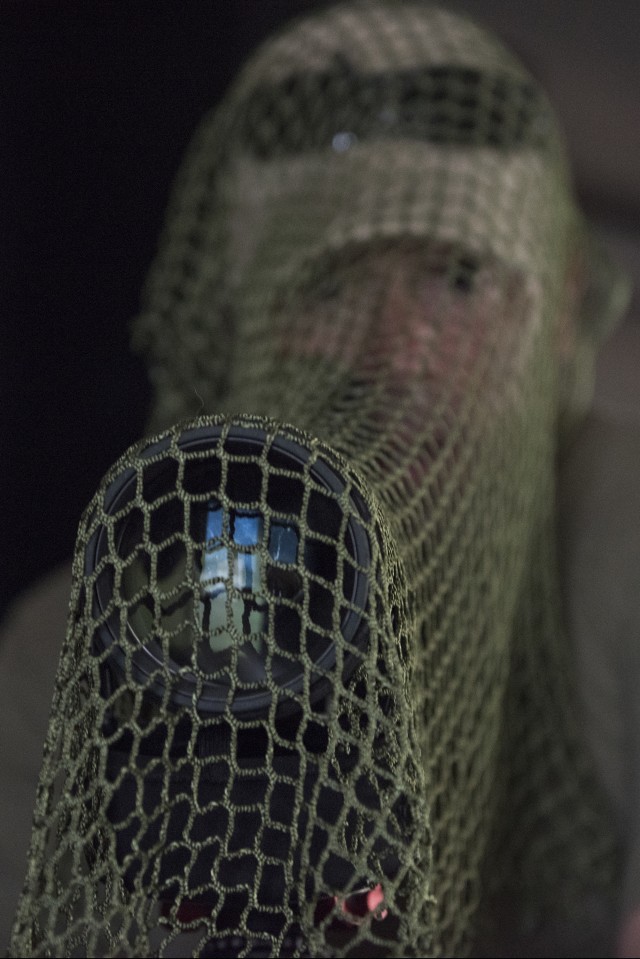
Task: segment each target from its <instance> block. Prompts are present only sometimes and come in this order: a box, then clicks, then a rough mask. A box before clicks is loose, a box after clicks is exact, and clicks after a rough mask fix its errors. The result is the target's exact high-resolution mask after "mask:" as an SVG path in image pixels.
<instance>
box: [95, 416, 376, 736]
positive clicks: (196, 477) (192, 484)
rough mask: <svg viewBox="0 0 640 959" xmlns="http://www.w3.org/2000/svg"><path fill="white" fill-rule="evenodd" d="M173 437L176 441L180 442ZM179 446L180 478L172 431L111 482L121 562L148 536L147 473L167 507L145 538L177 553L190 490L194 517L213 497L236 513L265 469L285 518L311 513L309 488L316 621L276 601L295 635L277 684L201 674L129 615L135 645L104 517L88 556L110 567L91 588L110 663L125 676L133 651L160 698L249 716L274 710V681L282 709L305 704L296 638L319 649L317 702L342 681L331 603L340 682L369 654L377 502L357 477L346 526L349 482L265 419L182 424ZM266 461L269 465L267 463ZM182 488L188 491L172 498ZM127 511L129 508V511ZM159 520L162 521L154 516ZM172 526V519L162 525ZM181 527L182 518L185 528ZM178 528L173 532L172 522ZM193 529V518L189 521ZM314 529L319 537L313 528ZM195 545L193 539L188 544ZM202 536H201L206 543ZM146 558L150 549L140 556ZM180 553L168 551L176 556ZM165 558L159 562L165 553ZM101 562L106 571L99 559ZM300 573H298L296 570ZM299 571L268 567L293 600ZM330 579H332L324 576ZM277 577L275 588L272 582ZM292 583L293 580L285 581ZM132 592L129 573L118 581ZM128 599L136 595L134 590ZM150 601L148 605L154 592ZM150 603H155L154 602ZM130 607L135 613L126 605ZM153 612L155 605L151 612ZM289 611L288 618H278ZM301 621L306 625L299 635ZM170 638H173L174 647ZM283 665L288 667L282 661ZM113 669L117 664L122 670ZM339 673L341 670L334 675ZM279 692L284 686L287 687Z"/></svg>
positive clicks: (311, 607)
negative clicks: (372, 525) (262, 425)
mask: <svg viewBox="0 0 640 959" xmlns="http://www.w3.org/2000/svg"><path fill="white" fill-rule="evenodd" d="M174 442H175V441H174ZM177 446H178V451H179V453H180V454H184V457H183V468H182V471H181V473H180V477H178V473H179V470H178V468H177V463H178V460H177V458H176V456H175V455H174V454H173V455H172V437H171V436H170V435H167V436H165V437H162V438H160V439H159V440H158V441H157V442H155V443H152V444H150V445H149V446H147V447H145V448H144V449H143V451H142V452H141V453H140V454H139V456H140V459H142V460H143V461H145V460H146V461H147V462H148V465H146V464H145V463H144V462H143V463H142V464H141V465H140V464H138V465H137V468H136V467H134V466H130V467H127V468H125V469H124V470H123V471H122V472H121V473H120V474H119V475H118V476H117V477H116V479H114V480H113V481H112V482H111V483H110V484H109V486H108V487H107V489H106V491H105V494H104V510H105V512H106V513H107V514H108V515H109V516H111V517H113V526H112V530H113V532H112V533H111V543H114V542H115V550H116V553H117V555H118V558H119V560H122V561H125V560H127V559H128V557H129V556H130V555H132V554H133V555H135V553H136V550H137V549H138V547H139V546H141V545H142V537H143V527H144V523H143V520H142V513H141V511H140V509H139V508H138V507H136V505H135V503H133V500H134V499H135V498H136V496H139V494H140V482H141V476H142V495H143V497H144V498H145V499H147V498H148V499H150V500H151V501H155V500H157V502H158V503H159V504H160V505H159V506H158V507H157V509H156V508H155V507H154V511H153V512H152V513H151V522H150V523H149V524H148V526H147V530H146V533H144V535H147V536H149V537H150V538H151V539H152V540H153V539H154V536H155V538H156V540H157V542H158V543H159V544H160V545H159V546H158V549H159V550H160V553H159V556H160V557H161V556H162V554H163V553H164V552H167V553H168V554H170V550H171V549H173V550H174V553H175V552H176V551H179V550H180V549H186V546H185V545H184V542H183V541H184V533H183V535H182V539H181V538H180V536H179V533H180V530H181V529H183V527H184V524H183V519H182V517H183V514H182V512H181V511H182V510H183V506H184V502H183V501H184V499H188V500H189V507H190V516H191V517H192V518H193V516H197V514H198V510H202V509H204V508H206V507H207V504H210V503H211V501H212V499H216V498H218V501H222V500H224V501H225V503H229V502H232V503H233V506H232V507H230V508H229V509H230V510H231V511H235V512H236V513H242V512H243V511H245V512H247V513H248V512H249V511H253V513H254V514H255V513H256V510H257V507H256V503H257V502H259V501H260V497H261V495H264V491H262V494H261V489H262V487H263V485H264V474H265V472H266V474H267V480H266V482H267V490H266V502H267V504H268V506H269V509H270V510H272V511H274V513H275V515H276V516H277V517H281V516H282V517H283V519H282V520H280V519H278V520H277V523H281V524H285V523H287V522H289V523H292V524H295V522H296V519H298V518H299V517H300V515H301V512H302V510H303V495H302V494H303V489H304V487H305V486H306V488H307V494H306V495H307V498H306V506H305V507H304V516H305V520H306V525H307V528H308V531H309V532H308V534H307V536H306V538H305V554H304V557H303V558H302V559H299V561H298V567H300V566H303V567H304V570H305V571H306V573H308V574H310V575H305V577H304V580H305V589H306V590H307V596H306V600H307V609H308V611H309V616H310V618H311V625H310V626H309V625H307V626H306V627H304V626H303V625H302V623H301V620H300V616H299V615H298V614H297V613H296V610H295V605H294V604H293V603H292V602H291V601H290V600H289V599H286V600H285V601H283V602H279V601H276V605H275V607H274V608H275V616H276V623H275V625H274V630H275V633H276V638H277V635H278V631H280V633H281V634H282V635H284V636H285V642H286V643H287V645H288V646H289V647H290V648H289V649H285V652H284V654H283V655H282V656H280V657H278V656H276V655H273V656H272V657H271V663H272V664H275V665H273V667H272V672H271V675H272V680H273V681H272V683H271V687H269V686H267V685H263V686H262V687H260V683H259V682H257V681H256V682H248V683H247V684H246V687H247V688H245V687H244V686H243V684H242V683H241V682H240V683H238V682H236V683H235V684H234V694H233V695H231V686H230V684H229V682H225V680H224V677H221V676H219V675H216V676H213V677H211V678H204V679H203V678H202V677H197V676H196V674H195V672H194V671H193V670H192V669H190V668H189V667H188V666H186V665H185V664H184V663H182V664H180V663H178V662H174V661H173V660H171V659H169V660H168V661H167V656H166V654H165V652H164V648H163V644H162V642H161V641H160V639H158V637H157V636H154V635H152V634H148V635H140V632H141V631H140V630H139V629H136V626H135V624H132V622H131V617H130V616H129V615H127V625H126V634H127V642H129V641H130V642H131V644H132V646H133V652H132V651H131V647H129V648H128V651H127V652H125V650H124V648H123V645H122V639H121V625H120V623H121V619H120V616H121V608H122V605H123V602H127V597H124V598H123V597H122V596H121V595H120V596H118V595H117V590H116V586H115V575H114V573H113V567H112V566H111V564H109V562H108V559H109V555H110V554H111V553H112V551H113V546H112V545H110V535H109V530H108V529H107V526H106V525H104V524H102V525H100V526H99V527H98V529H97V530H96V532H95V533H94V535H93V536H92V538H91V540H90V542H89V544H88V547H87V550H86V553H85V574H87V575H90V574H92V573H93V572H94V571H95V570H100V573H99V574H98V576H97V577H96V578H95V587H94V594H93V614H94V618H95V619H98V620H99V622H100V625H99V626H98V627H97V629H96V632H95V637H94V644H95V650H96V653H97V654H99V655H100V654H101V653H104V651H105V650H107V649H109V650H110V651H111V654H112V655H110V656H109V663H110V664H115V671H116V673H120V674H121V677H124V675H125V665H126V659H127V658H129V659H130V660H131V665H132V674H133V675H134V677H135V679H136V681H138V682H140V683H141V684H143V685H145V686H146V687H147V689H148V690H149V691H150V692H152V693H153V694H155V695H157V696H158V697H164V695H165V692H166V690H167V687H169V690H168V691H169V699H170V702H171V704H172V705H173V706H175V707H180V706H183V707H184V706H190V705H193V704H194V701H196V700H197V702H196V705H197V708H198V710H199V711H200V712H202V713H207V714H220V713H222V712H224V711H226V710H227V708H230V709H231V711H232V712H233V713H234V714H235V715H241V716H243V717H245V718H247V719H252V718H255V717H256V716H259V715H265V714H266V712H267V711H268V709H269V707H270V705H271V701H272V696H273V693H272V687H273V684H274V683H275V684H276V685H277V687H278V690H279V693H278V711H279V713H280V712H282V711H283V710H284V711H289V710H292V709H296V708H299V707H298V703H299V700H300V696H301V694H302V691H303V688H304V685H305V666H304V664H303V662H302V661H300V662H299V664H298V666H296V659H295V654H293V653H292V652H291V651H290V650H291V649H293V648H295V646H296V643H297V644H299V645H300V647H301V644H302V642H304V644H305V649H306V654H307V655H308V657H310V658H311V661H312V663H313V671H312V674H311V683H310V685H309V690H310V692H309V695H310V698H311V701H312V702H316V701H317V700H318V699H321V698H322V697H323V696H326V693H327V690H328V689H329V688H330V686H331V685H332V679H331V672H332V670H333V669H334V668H335V667H336V662H337V658H338V656H337V647H336V642H335V637H333V636H332V635H331V630H332V628H333V627H332V623H334V622H335V617H334V610H333V605H332V604H333V603H334V602H339V603H340V606H341V609H340V632H341V635H342V639H343V641H344V643H345V644H346V648H345V655H344V656H343V658H342V671H341V677H342V681H343V682H344V681H345V680H347V679H348V677H349V675H350V674H351V673H352V672H353V670H354V669H355V668H356V666H357V665H358V664H359V663H360V662H361V661H362V653H363V650H364V649H365V648H366V644H367V628H366V611H367V602H368V588H369V584H368V576H367V574H366V572H363V571H366V570H368V569H369V568H370V558H371V556H370V543H369V538H368V535H367V533H366V530H365V525H364V524H365V523H366V522H367V521H368V519H369V513H368V510H367V507H366V505H365V503H364V501H363V500H362V498H361V497H360V496H359V494H358V493H357V491H356V490H355V489H354V488H353V486H352V487H351V488H350V489H349V493H348V498H347V504H348V506H347V508H348V511H349V515H348V518H347V522H346V526H345V525H344V511H343V510H344V508H343V503H344V502H345V501H344V492H345V489H346V482H345V480H344V479H343V477H342V476H341V475H340V473H339V472H338V471H337V470H336V468H335V467H334V466H332V465H330V464H329V463H328V462H327V460H326V459H325V458H319V457H318V456H317V455H313V454H312V452H311V450H309V449H308V448H306V447H305V446H303V445H302V444H300V443H299V442H296V441H295V440H293V439H291V438H290V437H288V436H286V435H284V434H281V433H278V434H276V436H275V437H274V436H273V435H268V434H267V432H266V431H265V430H262V429H259V428H257V427H253V426H251V427H245V426H240V425H232V426H230V427H228V426H227V427H224V426H222V425H220V424H211V425H204V426H203V425H201V426H196V427H192V428H188V429H185V430H183V432H182V433H181V435H180V436H179V438H178V440H177ZM223 456H225V457H226V458H227V470H226V480H225V484H224V489H222V485H221V484H222V470H221V461H222V457H223ZM265 462H266V467H265ZM178 486H180V487H181V498H179V497H178V496H177V495H176V496H175V497H173V496H172V491H175V492H176V494H177V493H178ZM119 514H120V516H119ZM155 517H159V520H158V522H157V523H156V526H157V527H158V529H157V530H154V519H155ZM163 523H164V526H165V528H164V529H163V528H162V524H163ZM181 524H183V525H182V526H181ZM343 526H344V529H345V532H344V538H343V540H342V542H343V544H344V546H345V547H346V550H347V554H348V556H349V557H350V558H352V559H353V563H351V562H347V561H345V562H344V563H343V575H342V587H343V596H339V597H336V596H335V594H333V593H332V592H331V589H330V585H331V580H332V578H334V577H335V572H336V568H337V561H338V560H337V549H336V548H335V547H332V546H331V541H332V537H336V540H335V542H336V543H337V537H338V535H339V534H338V530H339V529H341V528H343ZM172 527H173V529H172ZM189 529H191V527H189ZM167 532H168V533H169V537H168V540H169V543H170V545H169V546H168V547H167V548H166V550H163V549H162V542H163V539H162V538H163V536H166V534H167ZM314 533H317V534H319V535H318V536H317V538H316V537H314V535H313V534H314ZM190 545H192V544H190ZM200 545H201V544H200ZM142 555H143V556H144V554H142ZM170 561H171V560H169V562H170ZM157 563H158V567H159V564H160V560H159V559H158V561H157ZM101 567H102V568H101ZM294 572H295V570H294ZM291 579H292V575H291V572H288V571H287V569H286V568H283V567H282V566H279V565H278V563H277V562H274V564H273V566H272V567H271V566H270V567H269V569H268V570H267V574H266V580H267V583H268V585H269V588H271V589H274V588H277V589H278V591H279V592H280V593H281V594H282V595H284V596H285V597H287V592H286V591H287V589H288V588H290V582H291ZM324 582H326V583H327V585H326V586H324V585H323V583H324ZM274 584H275V586H274ZM287 584H289V586H288V585H287ZM120 591H122V580H121V581H120ZM187 593H188V594H189V597H190V599H191V601H192V602H193V601H194V599H193V589H192V588H191V589H189V590H185V593H184V595H185V596H187ZM129 598H130V597H129ZM141 602H144V597H143V599H142V601H141ZM149 605H150V606H151V601H150V600H149ZM128 612H129V610H127V613H128ZM146 615H147V616H151V614H150V613H148V614H146ZM278 617H280V620H278ZM296 623H298V633H299V635H298V636H296V635H295V630H296V626H295V624H296ZM165 646H166V644H165ZM278 663H279V664H280V665H279V666H278V665H277V664H278ZM112 672H113V669H112ZM333 681H334V682H335V677H333ZM118 684H119V679H118V676H117V675H116V676H111V677H110V679H109V686H111V687H114V686H116V685H118ZM280 690H281V692H280Z"/></svg>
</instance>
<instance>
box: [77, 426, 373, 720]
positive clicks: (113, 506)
mask: <svg viewBox="0 0 640 959" xmlns="http://www.w3.org/2000/svg"><path fill="white" fill-rule="evenodd" d="M221 442H223V443H224V444H225V447H226V448H228V447H229V445H232V446H233V445H236V444H237V445H238V447H239V449H238V452H241V453H246V454H247V455H254V454H260V453H261V452H262V451H263V450H264V447H265V446H266V445H267V443H268V444H269V451H270V452H271V451H272V450H275V451H277V452H278V453H279V454H281V455H282V456H283V458H284V460H285V463H286V461H287V460H289V461H290V462H291V464H292V468H294V469H296V468H297V470H299V469H300V467H302V468H303V469H304V468H305V467H306V466H307V464H308V463H309V460H310V459H311V457H312V451H311V450H310V449H308V448H307V447H306V446H304V445H302V444H301V443H299V442H296V441H295V440H293V439H291V438H290V437H288V436H286V435H283V434H282V433H276V434H275V436H274V435H272V434H270V433H267V431H266V430H264V429H260V428H257V427H246V426H240V425H232V426H231V427H226V428H225V426H224V425H220V424H211V425H202V426H197V427H190V428H187V429H185V430H183V432H182V433H181V434H180V436H179V438H178V441H177V446H178V448H179V449H180V450H181V451H184V452H196V451H200V450H202V451H205V450H211V452H212V454H214V453H215V450H216V448H219V446H220V443H221ZM171 445H172V444H171V436H164V437H162V438H161V439H159V440H158V441H156V442H153V443H151V444H149V445H148V446H146V447H145V448H144V449H143V450H142V451H141V452H140V453H139V457H140V458H141V459H142V460H150V461H153V460H157V461H158V464H159V469H160V470H162V465H161V459H160V458H161V456H162V454H163V453H169V451H170V449H171ZM240 447H243V448H242V449H240ZM234 452H235V451H234ZM212 458H213V457H212ZM285 468H286V467H285ZM138 473H139V468H138V469H136V468H135V467H134V466H128V467H126V468H125V469H124V470H123V471H122V472H121V473H120V474H119V475H118V476H117V477H115V479H113V480H112V481H111V483H110V484H109V485H108V486H107V488H106V490H105V492H104V498H103V503H104V511H105V512H106V513H107V514H109V515H114V514H116V513H118V512H119V510H120V509H122V507H123V506H124V505H126V503H127V502H130V501H131V499H132V498H133V496H135V491H136V485H137V476H138ZM309 473H310V474H311V476H312V478H313V480H314V481H315V482H316V483H317V484H318V486H319V487H320V488H324V489H326V490H327V491H328V492H331V493H334V494H337V495H340V494H342V493H343V492H344V490H345V488H346V483H345V481H344V479H343V478H342V476H341V475H340V473H339V472H338V471H337V470H336V469H335V467H333V466H330V465H329V464H328V463H327V462H326V460H325V459H321V458H317V457H316V458H315V459H314V460H313V462H312V463H311V465H310V466H309ZM211 495H212V496H215V492H213V491H212V493H211ZM349 502H350V506H351V515H350V516H349V520H348V523H347V530H346V532H347V537H348V544H349V545H348V548H349V549H350V552H351V555H352V556H353V559H354V561H355V563H356V564H357V566H356V565H354V566H353V574H354V576H353V585H352V589H351V595H350V596H345V597H344V598H345V600H346V601H347V604H349V605H346V604H345V612H343V615H342V621H341V633H342V637H343V639H344V641H345V643H347V644H348V645H350V646H352V647H354V648H355V649H358V650H362V649H363V648H364V647H365V646H366V643H367V637H368V627H367V624H366V617H365V616H364V615H361V614H359V613H357V612H356V609H361V610H362V611H363V613H364V612H365V611H366V609H367V599H368V591H369V576H368V575H366V574H365V573H363V572H362V570H363V569H365V570H369V569H370V567H371V547H370V543H369V537H368V535H367V533H366V529H365V524H366V523H367V522H368V520H369V511H368V509H367V507H366V504H365V503H364V501H363V499H362V497H361V496H360V495H359V494H358V492H357V490H355V489H354V488H353V486H352V487H351V489H350V491H349ZM239 508H240V507H239ZM354 516H358V517H360V520H361V522H359V523H358V522H354ZM117 547H118V544H116V549H117ZM110 553H111V550H110V548H109V534H108V531H107V527H106V526H105V525H104V524H102V523H101V524H100V525H99V527H98V528H97V530H96V531H95V532H94V534H93V536H92V537H91V539H90V541H89V543H88V546H87V549H86V550H85V575H91V574H92V573H93V572H94V570H95V569H97V568H98V566H99V564H100V562H101V561H102V560H103V559H104V557H105V556H107V555H109V554H110ZM358 567H360V568H358ZM114 592H115V589H114V586H113V584H107V583H105V582H104V580H103V579H101V578H98V579H97V580H96V582H95V586H94V590H93V615H94V618H99V619H100V620H101V622H100V624H99V626H98V627H97V629H96V630H95V634H94V635H95V641H96V645H97V647H98V648H97V652H98V653H99V654H100V653H104V652H105V651H106V650H107V649H112V651H113V660H114V662H115V665H116V668H117V669H118V671H119V672H120V674H121V676H125V675H126V660H127V659H130V660H131V666H132V674H133V676H134V678H135V679H136V681H137V682H140V684H141V685H144V686H145V687H146V688H147V689H149V691H151V692H152V693H153V694H155V695H156V696H158V697H159V698H164V696H165V694H166V691H167V687H169V689H168V692H169V698H170V701H171V703H172V704H173V705H174V706H181V707H184V706H192V705H194V703H195V705H196V707H197V709H198V710H200V711H201V712H205V713H213V714H220V713H223V712H225V711H226V710H227V709H228V708H230V709H231V712H232V713H234V714H240V715H242V716H243V717H245V718H253V717H254V716H255V715H256V714H262V715H264V714H265V713H266V712H268V710H269V708H270V706H271V701H272V691H271V689H269V688H266V687H263V688H262V689H256V690H236V693H235V695H234V697H233V699H230V696H229V690H230V687H229V686H228V685H225V684H223V683H222V682H216V681H215V680H207V679H204V680H203V679H202V678H200V679H198V678H197V677H196V674H195V673H194V672H192V671H189V670H188V669H185V668H184V667H179V666H178V665H177V664H174V663H173V662H171V661H169V662H167V661H166V660H165V659H164V657H162V656H161V652H160V650H159V649H158V651H157V652H154V650H153V649H152V648H151V649H150V648H149V647H150V646H151V645H152V644H154V643H155V644H156V645H159V644H158V640H157V639H155V638H154V639H152V640H147V641H146V642H145V643H143V641H142V640H141V639H140V637H139V635H138V634H137V633H136V631H135V629H134V628H133V627H132V626H131V624H130V622H129V621H127V627H126V628H127V635H128V637H129V638H130V639H131V640H132V641H133V643H134V648H133V652H132V651H131V649H129V652H128V654H127V653H125V650H124V649H123V647H122V645H121V639H120V628H119V614H118V612H117V610H116V611H114V613H113V614H112V615H110V616H109V615H106V612H107V609H108V607H109V604H110V603H111V600H112V599H113V596H114ZM351 607H355V609H354V608H351ZM336 660H337V650H336V643H335V641H334V640H330V641H329V642H328V645H327V648H326V649H324V650H323V652H322V653H321V654H320V655H319V657H318V658H317V659H316V660H315V661H314V667H317V672H316V671H315V668H314V672H313V673H312V675H311V683H310V696H311V701H312V702H316V701H317V700H318V699H320V698H322V697H324V696H326V694H327V692H328V690H329V689H330V687H331V686H332V685H334V684H335V683H334V681H332V679H331V678H330V677H329V676H328V675H327V674H328V673H330V671H331V670H332V669H334V668H335V665H336ZM361 661H362V660H361V657H359V656H357V655H355V654H351V653H349V652H347V654H346V655H345V657H344V660H343V667H342V681H343V682H344V681H346V680H347V679H348V677H349V675H351V673H352V672H353V670H354V669H355V668H356V666H357V665H358V664H359V663H360V662H361ZM167 667H168V669H169V671H170V673H171V679H170V681H169V682H167V680H166V679H165V678H164V677H165V676H166V670H167ZM304 676H305V670H304V667H303V668H301V670H300V671H299V672H298V673H297V674H295V675H294V676H292V677H290V678H289V679H288V680H287V681H286V682H285V683H283V684H282V687H281V688H282V690H283V696H282V697H279V698H278V710H279V711H281V710H283V709H284V710H289V709H292V710H295V709H296V708H297V702H296V698H295V695H294V696H291V695H285V691H288V692H290V693H294V694H299V693H300V692H302V690H303V688H304ZM198 689H199V690H200V692H199V695H198Z"/></svg>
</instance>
